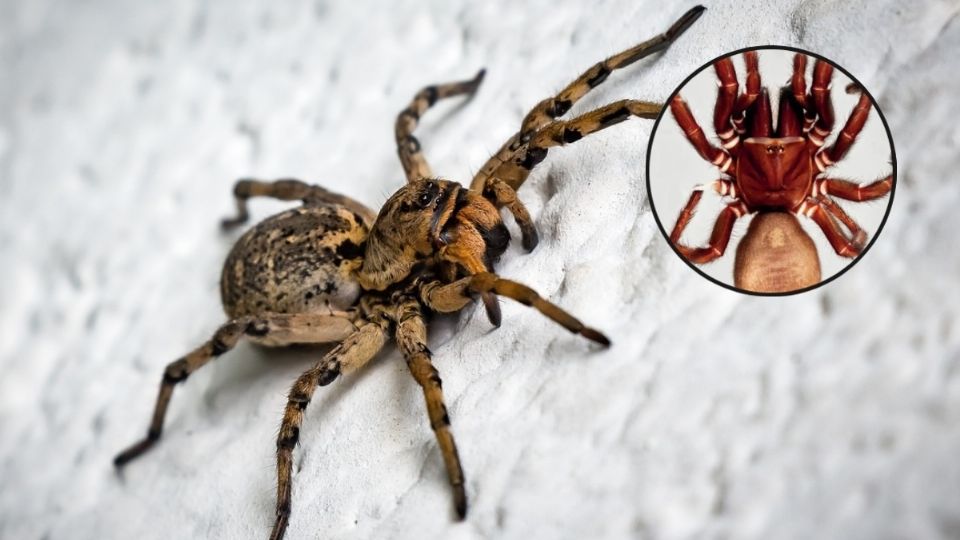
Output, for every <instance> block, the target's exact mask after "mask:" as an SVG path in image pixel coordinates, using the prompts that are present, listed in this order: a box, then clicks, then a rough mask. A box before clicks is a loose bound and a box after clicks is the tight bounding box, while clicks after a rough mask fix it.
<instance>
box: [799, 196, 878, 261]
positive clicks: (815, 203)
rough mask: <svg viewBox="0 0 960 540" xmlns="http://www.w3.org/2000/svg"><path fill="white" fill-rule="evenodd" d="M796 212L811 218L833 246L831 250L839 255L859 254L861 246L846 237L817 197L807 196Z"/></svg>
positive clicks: (851, 255) (852, 255)
mask: <svg viewBox="0 0 960 540" xmlns="http://www.w3.org/2000/svg"><path fill="white" fill-rule="evenodd" d="M797 213H798V214H803V215H805V216H807V217H808V218H810V219H812V220H813V221H814V223H816V224H817V225H818V226H820V230H822V231H823V234H824V235H825V236H826V237H827V241H829V242H830V245H831V246H833V250H834V251H836V252H837V255H840V256H841V257H856V256H857V255H859V254H860V251H861V250H862V249H863V246H862V245H860V246H858V245H857V244H856V243H855V242H854V241H853V240H851V239H849V238H847V235H845V234H844V233H843V230H842V229H841V228H840V224H839V223H837V218H835V217H834V216H833V214H831V213H830V212H829V211H827V209H826V208H825V206H824V205H823V203H822V202H821V201H820V200H819V199H815V198H813V197H807V198H806V200H804V201H803V203H802V204H801V205H800V207H799V208H797Z"/></svg>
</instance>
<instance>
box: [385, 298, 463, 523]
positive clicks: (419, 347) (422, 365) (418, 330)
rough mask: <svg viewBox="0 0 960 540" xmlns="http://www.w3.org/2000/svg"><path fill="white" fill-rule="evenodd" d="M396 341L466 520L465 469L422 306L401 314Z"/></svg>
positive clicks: (412, 303) (410, 305) (414, 305)
mask: <svg viewBox="0 0 960 540" xmlns="http://www.w3.org/2000/svg"><path fill="white" fill-rule="evenodd" d="M398 311H399V313H400V315H399V316H398V322H397V329H396V341H397V347H398V348H399V349H400V352H401V353H402V354H403V357H404V359H405V360H406V362H407V367H408V368H410V374H411V375H413V378H414V379H415V380H416V381H417V384H419V385H420V388H422V389H423V397H424V400H425V401H426V403H427V416H428V417H429V418H430V428H431V429H433V433H434V435H435V436H436V438H437V444H438V445H439V446H440V454H441V455H442V456H443V463H444V465H445V467H446V469H447V477H448V478H449V479H450V486H451V487H452V488H453V504H454V508H455V509H456V511H457V516H458V517H459V518H460V519H463V518H464V517H465V516H466V515H467V493H466V490H465V489H464V479H463V469H462V468H461V466H460V456H459V454H458V453H457V444H456V442H455V441H454V440H453V433H451V432H450V416H449V415H448V414H447V407H446V405H444V403H443V388H442V386H441V384H442V383H441V381H440V374H439V373H438V372H437V368H435V367H434V366H433V363H432V362H431V361H430V356H431V353H430V349H428V348H427V327H426V325H425V324H424V322H423V314H422V313H421V311H420V306H419V304H418V303H417V302H415V301H410V302H408V303H407V304H406V305H404V306H401V308H400V309H399V310H398Z"/></svg>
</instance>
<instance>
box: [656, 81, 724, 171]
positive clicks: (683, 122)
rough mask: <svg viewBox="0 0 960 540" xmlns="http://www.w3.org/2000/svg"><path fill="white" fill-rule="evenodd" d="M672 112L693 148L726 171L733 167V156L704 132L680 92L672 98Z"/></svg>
mask: <svg viewBox="0 0 960 540" xmlns="http://www.w3.org/2000/svg"><path fill="white" fill-rule="evenodd" d="M670 112H671V113H672V114H673V118H674V120H676V121H677V125H679V126H680V129H681V130H683V134H684V135H685V136H686V137H687V140H688V141H690V144H692V145H693V148H694V149H696V151H697V153H698V154H700V157H702V158H703V159H705V160H707V161H709V162H710V163H713V164H714V165H715V166H717V167H719V168H720V171H721V172H724V173H725V172H727V171H729V170H730V169H731V167H733V164H734V159H733V157H732V156H731V155H730V154H728V153H727V152H725V151H724V150H722V149H720V148H718V147H716V146H714V145H713V144H711V143H710V141H708V140H707V136H706V135H705V134H704V133H703V128H701V127H700V124H699V123H698V122H697V119H696V118H695V117H694V116H693V112H691V111H690V107H689V106H688V105H687V102H686V101H684V100H683V98H681V97H680V94H677V95H676V96H674V98H673V99H672V100H670ZM734 169H735V167H734Z"/></svg>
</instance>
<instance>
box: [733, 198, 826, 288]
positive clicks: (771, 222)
mask: <svg viewBox="0 0 960 540" xmlns="http://www.w3.org/2000/svg"><path fill="white" fill-rule="evenodd" d="M733 279H734V285H735V286H736V287H737V288H739V289H744V290H748V291H762V292H788V291H796V290H799V289H803V288H805V287H809V286H811V285H814V284H816V283H819V282H820V258H819V257H818V255H817V248H816V246H815V245H814V243H813V240H812V239H811V238H810V235H808V234H807V233H806V232H805V231H804V230H803V228H802V227H801V226H800V223H799V222H798V221H797V218H796V217H795V216H794V215H793V214H791V213H789V212H759V213H757V215H756V216H754V218H753V221H751V222H750V227H749V228H748V229H747V234H746V235H745V236H744V237H743V239H742V240H740V244H739V245H738V246H737V256H736V259H735V260H734V270H733Z"/></svg>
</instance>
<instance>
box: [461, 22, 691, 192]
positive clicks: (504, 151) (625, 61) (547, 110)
mask: <svg viewBox="0 0 960 540" xmlns="http://www.w3.org/2000/svg"><path fill="white" fill-rule="evenodd" d="M705 9H706V8H704V7H703V6H697V7H694V8H693V9H691V10H689V11H687V12H686V13H684V14H683V16H681V17H680V18H679V19H678V20H677V21H676V22H675V23H673V25H672V26H671V27H670V28H669V29H668V30H667V31H666V32H664V33H663V34H660V35H659V36H656V37H654V38H653V39H650V40H648V41H645V42H643V43H640V44H639V45H635V46H634V47H631V48H629V49H627V50H625V51H622V52H620V53H618V54H615V55H613V56H611V57H610V58H607V59H606V60H603V61H601V62H599V63H597V64H595V65H593V66H592V67H590V69H588V70H587V71H585V72H583V73H582V74H581V75H580V76H579V77H577V79H576V80H574V81H573V82H572V83H570V84H569V85H567V86H566V87H565V88H564V89H563V90H561V91H560V92H559V93H558V94H557V95H555V96H552V97H548V98H546V99H544V100H543V101H541V102H540V103H538V104H537V105H535V106H534V107H533V109H531V110H530V112H529V113H527V115H526V116H525V117H524V119H523V123H522V124H521V127H520V131H518V132H517V133H516V134H514V135H513V136H512V137H510V139H508V140H507V141H506V142H505V143H504V144H503V146H501V147H500V150H498V151H497V152H496V153H495V154H494V155H493V156H491V157H490V159H489V160H487V162H486V163H485V164H484V165H483V167H481V168H480V170H479V171H478V172H477V174H476V175H475V176H474V177H473V181H472V182H471V183H470V189H473V190H474V191H483V188H484V186H485V185H486V184H487V182H488V180H489V179H490V178H493V177H497V178H501V179H503V180H506V181H507V182H508V183H510V184H511V185H512V187H513V188H514V189H518V188H519V187H520V184H522V183H523V180H524V179H526V175H524V176H523V178H522V179H519V180H518V181H516V182H514V181H510V180H508V179H507V178H506V177H504V176H503V175H502V174H500V171H499V169H500V168H501V167H502V166H503V165H504V164H505V163H507V162H508V161H510V160H511V159H512V158H513V157H514V155H515V154H516V153H517V152H518V151H519V150H520V149H521V147H522V146H523V145H525V144H526V143H527V142H528V141H529V140H530V139H531V138H532V137H533V135H534V133H536V132H537V131H538V130H539V129H541V128H542V127H543V126H546V125H547V124H549V123H550V122H552V121H553V120H554V119H556V118H559V117H561V116H563V115H564V114H566V113H567V111H569V110H570V108H571V107H573V104H574V103H576V102H577V101H578V100H579V99H580V98H582V97H583V96H585V95H586V94H587V93H588V92H590V90H592V89H594V88H596V87H597V86H599V85H600V84H601V83H602V82H603V81H605V80H606V79H607V77H608V76H609V75H610V73H611V72H613V71H615V70H617V69H621V68H624V67H626V66H629V65H630V64H633V63H634V62H636V61H638V60H640V59H641V58H644V57H646V56H649V55H651V54H653V53H655V52H658V51H662V50H664V49H666V48H667V47H669V46H670V44H671V43H673V41H675V40H676V39H677V38H678V37H680V35H681V34H683V33H684V32H685V31H686V30H687V29H688V28H689V27H690V26H691V25H692V24H693V23H694V21H696V20H697V19H698V18H699V17H700V15H702V14H703V12H704V11H705Z"/></svg>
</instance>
